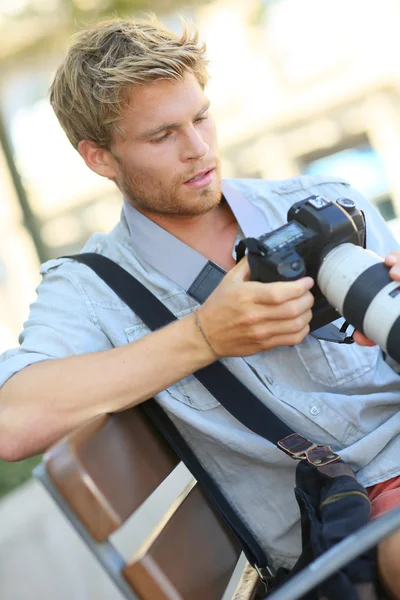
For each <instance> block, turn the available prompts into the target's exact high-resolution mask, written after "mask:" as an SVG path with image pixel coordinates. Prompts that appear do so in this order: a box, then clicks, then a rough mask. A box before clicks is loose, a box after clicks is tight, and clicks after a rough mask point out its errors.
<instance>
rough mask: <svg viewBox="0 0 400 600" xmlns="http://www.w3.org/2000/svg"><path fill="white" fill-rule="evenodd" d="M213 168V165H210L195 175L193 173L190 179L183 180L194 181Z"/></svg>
mask: <svg viewBox="0 0 400 600" xmlns="http://www.w3.org/2000/svg"><path fill="white" fill-rule="evenodd" d="M213 169H214V167H210V168H208V169H203V170H202V171H198V173H196V175H193V177H191V178H190V179H187V180H186V181H185V183H192V182H194V181H197V180H199V179H201V178H202V177H204V175H205V174H206V173H209V172H210V171H212V170H213Z"/></svg>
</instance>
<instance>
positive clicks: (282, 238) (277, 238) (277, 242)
mask: <svg viewBox="0 0 400 600" xmlns="http://www.w3.org/2000/svg"><path fill="white" fill-rule="evenodd" d="M299 236H301V237H303V229H302V227H301V226H300V225H298V224H297V223H289V224H288V225H286V226H285V227H283V229H280V230H278V231H276V232H275V233H273V234H272V235H271V237H269V238H267V239H266V240H263V242H264V245H265V246H267V247H268V248H269V249H270V250H274V249H275V248H279V247H280V246H282V245H283V244H290V243H291V242H292V241H294V240H295V239H296V238H297V237H299Z"/></svg>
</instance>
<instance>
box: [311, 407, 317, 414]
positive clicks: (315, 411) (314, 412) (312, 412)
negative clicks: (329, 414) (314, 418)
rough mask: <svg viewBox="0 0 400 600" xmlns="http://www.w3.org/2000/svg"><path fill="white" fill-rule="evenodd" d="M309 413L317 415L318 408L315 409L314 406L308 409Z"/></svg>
mask: <svg viewBox="0 0 400 600" xmlns="http://www.w3.org/2000/svg"><path fill="white" fill-rule="evenodd" d="M310 413H311V414H312V415H319V410H318V408H317V407H316V406H312V407H311V408H310Z"/></svg>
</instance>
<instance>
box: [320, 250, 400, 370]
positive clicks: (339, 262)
mask: <svg viewBox="0 0 400 600" xmlns="http://www.w3.org/2000/svg"><path fill="white" fill-rule="evenodd" d="M318 285H319V287H320V289H321V291H322V293H323V294H324V296H325V297H326V298H327V300H328V302H329V303H330V304H331V305H332V306H333V307H335V308H336V309H337V310H338V311H339V312H340V314H341V315H343V316H344V317H345V318H346V320H347V321H349V323H351V324H352V325H353V326H354V327H356V329H358V330H359V331H361V332H362V333H364V334H365V335H366V336H367V337H368V338H370V339H371V340H373V341H374V342H376V343H377V344H378V345H379V346H380V347H381V348H382V349H383V350H384V351H385V352H387V353H388V354H390V356H392V358H394V359H395V360H397V361H398V362H400V282H398V281H393V280H392V279H391V277H390V275H389V269H388V267H386V265H385V264H384V261H383V259H382V258H381V257H380V256H378V255H377V254H375V253H374V252H372V251H370V250H364V249H363V248H361V247H360V246H354V245H353V244H341V245H340V246H337V247H336V248H334V249H333V250H331V252H329V253H328V255H327V256H326V258H325V259H324V260H323V262H322V265H321V268H320V270H319V273H318Z"/></svg>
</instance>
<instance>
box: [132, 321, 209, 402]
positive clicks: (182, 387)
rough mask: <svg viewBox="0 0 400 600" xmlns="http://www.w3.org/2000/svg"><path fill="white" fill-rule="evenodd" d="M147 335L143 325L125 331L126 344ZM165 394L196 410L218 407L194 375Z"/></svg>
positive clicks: (147, 331)
mask: <svg viewBox="0 0 400 600" xmlns="http://www.w3.org/2000/svg"><path fill="white" fill-rule="evenodd" d="M148 333H149V330H148V328H147V327H146V325H143V323H139V324H137V325H133V326H131V327H128V328H126V329H125V334H126V337H127V340H128V342H135V341H137V340H140V339H141V338H142V337H144V336H145V335H147V334H148ZM167 392H168V393H169V394H170V395H171V396H172V397H173V398H174V399H175V400H177V401H178V402H182V403H183V404H186V405H187V406H190V407H192V408H195V409H196V410H210V409H212V408H215V407H217V406H219V402H218V400H216V398H214V396H212V395H211V394H210V392H209V391H208V390H206V388H205V387H204V386H203V385H202V384H201V383H200V381H198V380H197V379H196V377H195V376H194V375H189V376H188V377H185V378H184V379H181V380H180V381H178V382H177V383H175V384H174V385H171V386H170V387H169V388H168V389H167Z"/></svg>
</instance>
